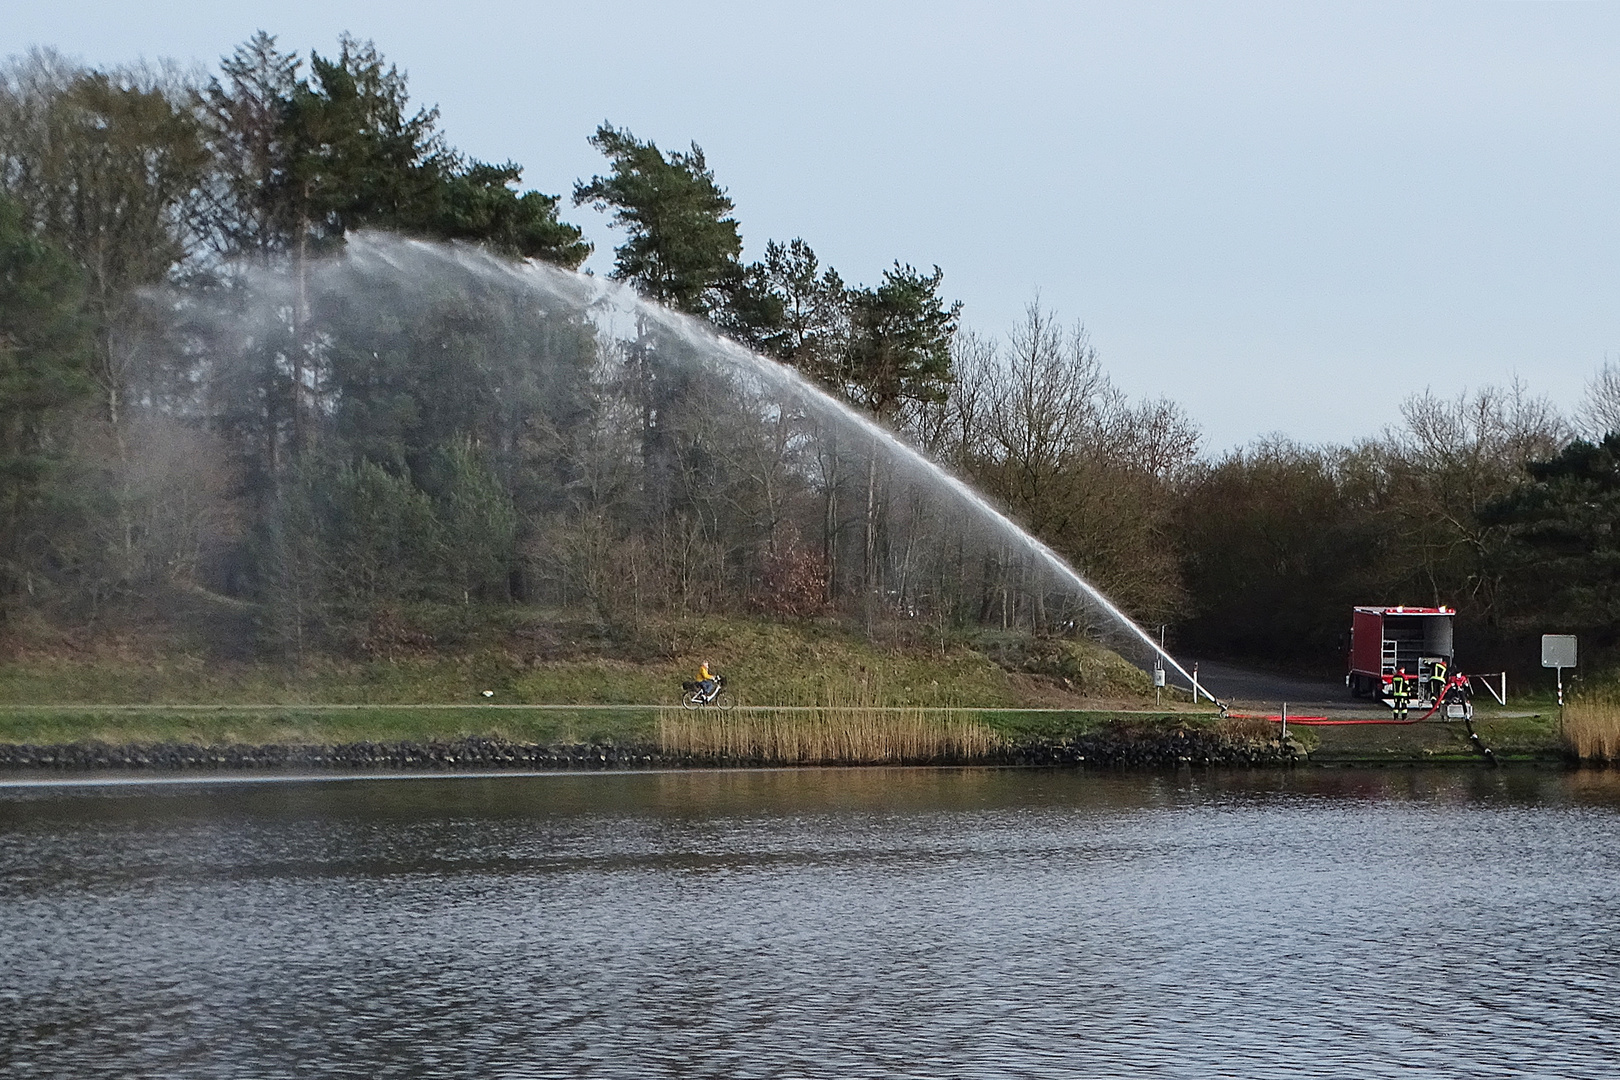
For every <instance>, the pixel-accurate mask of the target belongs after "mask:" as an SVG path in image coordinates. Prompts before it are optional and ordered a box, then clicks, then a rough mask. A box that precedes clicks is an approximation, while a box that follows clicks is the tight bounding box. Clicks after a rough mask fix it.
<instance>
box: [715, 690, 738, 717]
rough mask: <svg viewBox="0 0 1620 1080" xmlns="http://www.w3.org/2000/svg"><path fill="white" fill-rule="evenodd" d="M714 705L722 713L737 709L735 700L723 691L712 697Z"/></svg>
mask: <svg viewBox="0 0 1620 1080" xmlns="http://www.w3.org/2000/svg"><path fill="white" fill-rule="evenodd" d="M714 704H715V707H716V708H718V709H719V710H720V711H721V712H723V713H728V712H730V711H731V710H732V709H735V708H736V707H737V702H736V700H735V699H734V698H733V697H732V696H731V695H730V694H729V693H727V692H726V691H724V690H722V691H720V692H719V693H718V694H716V695H714Z"/></svg>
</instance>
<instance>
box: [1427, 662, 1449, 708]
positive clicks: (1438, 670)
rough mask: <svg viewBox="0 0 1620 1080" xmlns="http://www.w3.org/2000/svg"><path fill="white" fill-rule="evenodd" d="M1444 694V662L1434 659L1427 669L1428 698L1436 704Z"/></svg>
mask: <svg viewBox="0 0 1620 1080" xmlns="http://www.w3.org/2000/svg"><path fill="white" fill-rule="evenodd" d="M1445 696H1446V662H1445V661H1444V660H1436V661H1435V662H1434V666H1433V667H1431V668H1430V669H1429V699H1430V700H1431V701H1433V702H1434V703H1435V704H1436V705H1438V704H1440V702H1441V700H1442V699H1444V698H1445Z"/></svg>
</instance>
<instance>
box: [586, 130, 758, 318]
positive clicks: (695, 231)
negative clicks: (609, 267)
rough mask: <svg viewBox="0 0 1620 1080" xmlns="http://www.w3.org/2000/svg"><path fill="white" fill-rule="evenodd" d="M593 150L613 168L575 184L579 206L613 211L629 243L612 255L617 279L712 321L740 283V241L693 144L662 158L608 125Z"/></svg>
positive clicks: (728, 205)
mask: <svg viewBox="0 0 1620 1080" xmlns="http://www.w3.org/2000/svg"><path fill="white" fill-rule="evenodd" d="M591 145H592V146H594V147H596V148H597V149H598V150H600V151H601V152H602V153H603V154H604V155H606V157H607V159H608V161H609V162H610V163H611V164H612V166H613V171H612V172H611V173H610V174H609V175H607V176H593V177H591V179H590V181H589V182H588V183H586V182H580V183H578V184H575V185H574V205H575V206H580V205H583V204H585V203H589V204H590V205H591V206H593V207H594V208H595V209H597V210H609V209H611V210H612V211H613V223H614V224H615V225H617V226H618V227H620V228H622V229H624V230H625V231H626V232H627V233H628V236H627V238H626V239H625V242H624V243H623V244H621V245H620V246H619V247H617V248H615V249H614V256H615V258H614V269H613V276H614V277H615V278H618V279H619V280H621V281H628V282H630V283H631V284H632V285H633V286H635V288H636V290H637V291H638V292H640V293H641V294H642V295H643V296H648V297H651V298H652V299H654V300H656V301H658V302H659V303H661V304H667V305H668V306H670V307H673V308H675V309H676V310H678V311H684V312H686V313H688V314H690V315H700V316H704V317H711V316H713V315H714V314H716V313H717V312H719V311H720V310H722V309H723V308H724V306H725V304H726V301H727V298H728V297H729V295H730V293H731V292H732V290H733V289H734V288H735V287H736V285H737V283H738V281H739V279H740V278H741V276H742V266H741V264H740V263H739V262H738V256H739V255H740V254H741V253H742V237H741V235H740V234H739V233H738V231H737V222H736V220H735V219H734V218H732V217H730V216H729V215H730V214H731V211H732V202H731V200H730V199H729V198H727V197H726V193H725V190H724V189H722V188H721V187H719V186H718V185H716V184H715V182H714V173H713V172H711V171H710V169H709V167H708V163H707V161H706V160H705V159H704V157H703V150H702V149H701V148H700V147H699V146H698V145H697V144H696V143H693V144H692V148H691V150H690V152H688V153H679V152H676V153H673V154H669V155H668V156H665V154H664V153H663V151H661V150H659V149H658V147H657V146H656V145H655V144H654V143H652V142H651V141H648V142H642V141H641V140H639V139H637V138H636V137H635V136H634V135H632V134H631V133H630V132H629V131H628V130H624V129H618V128H614V127H613V126H612V125H610V124H603V125H602V126H601V127H599V128H597V129H596V134H595V135H593V136H591Z"/></svg>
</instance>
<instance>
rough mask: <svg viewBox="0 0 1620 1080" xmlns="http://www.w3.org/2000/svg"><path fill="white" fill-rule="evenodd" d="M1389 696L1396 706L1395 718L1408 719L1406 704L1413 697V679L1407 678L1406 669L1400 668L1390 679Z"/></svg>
mask: <svg viewBox="0 0 1620 1080" xmlns="http://www.w3.org/2000/svg"><path fill="white" fill-rule="evenodd" d="M1389 696H1390V698H1391V700H1392V701H1393V704H1394V707H1395V719H1397V720H1405V719H1406V705H1407V702H1409V701H1410V700H1411V698H1412V680H1411V679H1409V678H1407V675H1406V669H1405V668H1400V669H1399V670H1397V671H1396V672H1395V674H1394V675H1392V676H1390V680H1389Z"/></svg>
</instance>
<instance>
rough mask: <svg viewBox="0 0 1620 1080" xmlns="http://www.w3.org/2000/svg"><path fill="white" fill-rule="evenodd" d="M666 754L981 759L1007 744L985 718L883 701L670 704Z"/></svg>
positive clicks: (817, 760)
mask: <svg viewBox="0 0 1620 1080" xmlns="http://www.w3.org/2000/svg"><path fill="white" fill-rule="evenodd" d="M658 741H659V744H660V746H661V747H662V749H663V751H664V753H666V754H676V755H691V756H693V757H700V758H715V759H725V760H729V761H759V762H768V763H770V764H777V765H880V764H891V765H898V764H925V763H939V762H969V761H982V760H984V758H985V757H987V756H988V755H989V754H990V753H991V752H992V751H994V750H995V749H996V748H997V747H999V746H1000V745H1001V739H1000V737H999V736H998V735H996V733H995V732H993V731H991V730H990V729H989V728H988V727H986V726H985V725H984V724H982V723H980V722H978V721H977V720H973V719H971V718H969V717H966V716H964V715H963V714H960V713H954V712H948V711H945V710H941V709H927V708H921V707H918V708H901V709H886V708H879V707H876V706H869V705H868V706H861V705H856V706H814V707H811V708H805V709H780V708H774V709H773V708H754V709H738V710H736V711H735V712H732V713H729V714H727V713H721V712H719V711H718V710H713V709H699V710H696V711H694V712H685V711H682V710H678V709H666V710H663V711H662V712H661V713H660V714H659V717H658Z"/></svg>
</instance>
